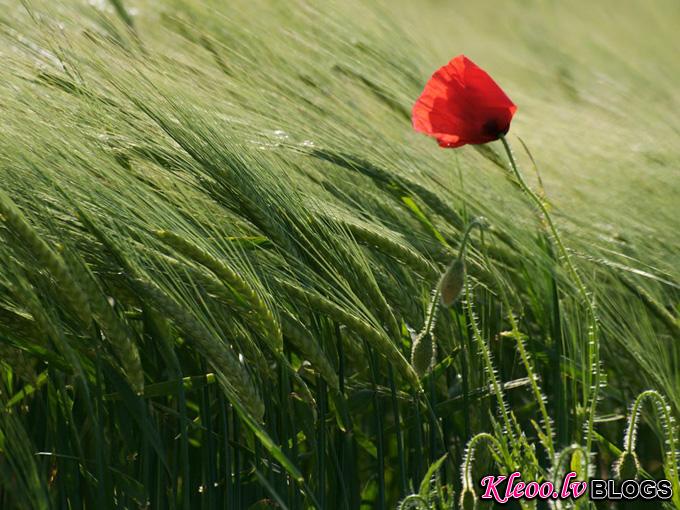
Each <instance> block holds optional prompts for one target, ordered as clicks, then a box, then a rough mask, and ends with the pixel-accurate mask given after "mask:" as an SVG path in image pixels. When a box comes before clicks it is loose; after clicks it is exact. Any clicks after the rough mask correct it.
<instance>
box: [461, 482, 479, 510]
mask: <svg viewBox="0 0 680 510" xmlns="http://www.w3.org/2000/svg"><path fill="white" fill-rule="evenodd" d="M460 507H461V508H462V510H475V508H477V495H476V494H475V491H474V490H472V488H471V487H465V488H464V489H463V492H462V493H461V495H460Z"/></svg>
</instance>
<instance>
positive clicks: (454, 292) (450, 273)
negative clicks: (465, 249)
mask: <svg viewBox="0 0 680 510" xmlns="http://www.w3.org/2000/svg"><path fill="white" fill-rule="evenodd" d="M463 285H465V261H464V260H463V259H462V258H457V259H456V260H454V261H453V262H452V263H451V265H450V266H449V267H448V269H447V270H446V272H445V273H444V274H443V275H442V278H441V280H440V281H439V292H440V294H441V302H442V305H444V306H451V305H453V304H454V303H455V302H456V300H457V299H458V298H459V297H460V294H461V292H462V291H463Z"/></svg>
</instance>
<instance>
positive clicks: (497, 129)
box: [412, 55, 517, 147]
mask: <svg viewBox="0 0 680 510" xmlns="http://www.w3.org/2000/svg"><path fill="white" fill-rule="evenodd" d="M516 111H517V107H516V106H515V105H514V104H513V102H512V101H510V99H509V98H508V96H506V95H505V92H503V90H501V88H500V87H499V86H498V85H497V84H496V82H495V81H493V80H492V79H491V76H489V75H488V74H487V73H486V72H485V71H483V70H482V69H480V68H479V67H477V65H476V64H475V63H474V62H472V61H471V60H470V59H469V58H467V57H466V56H465V55H458V56H457V57H456V58H454V59H453V60H451V62H449V63H448V64H447V65H445V66H444V67H442V68H440V69H439V70H437V72H436V73H434V74H433V75H432V78H430V80H429V81H428V82H427V84H426V85H425V90H423V93H422V94H421V95H420V97H419V98H418V100H417V101H416V104H415V105H413V113H412V119H413V128H414V129H415V130H416V131H420V132H421V133H425V134H426V135H428V136H432V137H434V138H436V139H437V142H439V145H440V146H441V147H460V146H461V145H466V144H468V143H469V144H480V143H487V142H491V141H493V140H497V139H498V138H499V137H500V136H501V135H504V134H505V133H507V132H508V129H510V120H511V119H512V116H513V115H514V114H515V112H516Z"/></svg>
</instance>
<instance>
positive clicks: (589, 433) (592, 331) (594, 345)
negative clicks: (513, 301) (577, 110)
mask: <svg viewBox="0 0 680 510" xmlns="http://www.w3.org/2000/svg"><path fill="white" fill-rule="evenodd" d="M500 140H501V142H502V143H503V148H504V149H505V152H506V154H507V155H508V159H509V160H510V168H511V169H512V173H513V175H514V177H515V178H516V179H517V182H518V184H519V186H520V188H521V189H522V191H524V192H525V193H526V194H527V195H528V196H529V198H530V199H531V201H532V202H533V203H534V205H535V206H536V207H538V209H539V211H540V212H541V215H542V216H543V218H544V219H545V222H546V223H547V225H548V228H549V229H550V233H551V234H552V237H553V239H554V241H555V244H556V245H557V249H558V251H559V254H560V256H561V258H562V260H563V261H564V264H565V266H566V268H567V271H568V273H569V275H570V277H571V278H572V280H573V283H574V284H575V285H576V287H577V289H578V292H579V294H580V296H581V298H582V299H583V301H584V303H585V305H586V308H587V311H588V319H589V323H590V324H589V327H588V362H589V364H590V367H591V370H590V372H589V374H590V375H589V380H588V385H587V387H588V388H592V394H591V395H590V401H589V404H588V407H589V413H588V426H587V429H586V451H587V452H588V453H590V451H591V448H592V438H593V428H594V419H595V409H596V406H597V397H598V392H599V390H600V385H601V382H602V381H601V374H600V345H599V338H598V337H599V319H598V315H597V310H596V308H595V302H594V299H593V298H592V297H591V296H590V294H589V293H588V290H587V289H586V286H585V284H584V283H583V280H582V279H581V277H580V275H579V274H578V272H577V270H576V267H575V266H574V264H573V262H572V261H571V257H570V256H569V252H568V251H567V249H566V247H565V245H564V243H563V242H562V237H561V236H560V234H559V231H558V230H557V227H556V225H555V223H554V222H553V219H552V217H551V216H550V212H549V211H548V208H547V206H546V204H545V202H544V201H543V199H542V198H541V197H539V196H538V195H537V194H536V192H535V191H534V190H532V189H531V187H529V185H528V184H527V182H526V181H525V180H524V177H523V176H522V173H521V172H520V171H519V168H518V167H517V162H516V161H515V156H514V154H513V153H512V149H511V148H510V144H509V143H508V141H507V139H506V138H505V136H504V135H501V136H500Z"/></svg>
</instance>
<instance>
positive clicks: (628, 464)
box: [615, 451, 640, 480]
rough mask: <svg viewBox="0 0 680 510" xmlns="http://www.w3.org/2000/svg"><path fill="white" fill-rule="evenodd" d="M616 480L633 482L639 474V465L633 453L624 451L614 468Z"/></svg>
mask: <svg viewBox="0 0 680 510" xmlns="http://www.w3.org/2000/svg"><path fill="white" fill-rule="evenodd" d="M615 472H616V478H617V480H635V479H636V478H637V476H638V473H639V472H640V463H639V461H638V458H637V455H635V452H629V451H625V452H623V453H622V454H621V457H619V460H618V462H617V463H616V467H615Z"/></svg>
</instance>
